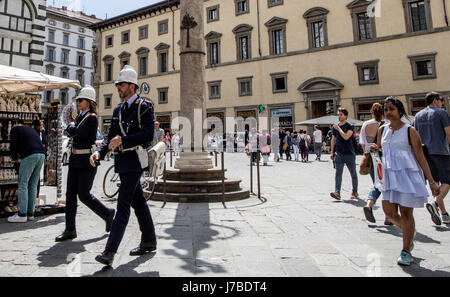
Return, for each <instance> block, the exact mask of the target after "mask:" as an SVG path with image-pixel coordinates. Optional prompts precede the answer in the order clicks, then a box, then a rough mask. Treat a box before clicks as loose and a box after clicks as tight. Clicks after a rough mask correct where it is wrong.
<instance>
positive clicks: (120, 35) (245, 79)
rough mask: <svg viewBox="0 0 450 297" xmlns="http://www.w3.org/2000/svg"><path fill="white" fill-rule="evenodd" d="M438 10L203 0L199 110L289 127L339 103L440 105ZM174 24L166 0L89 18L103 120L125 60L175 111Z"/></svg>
mask: <svg viewBox="0 0 450 297" xmlns="http://www.w3.org/2000/svg"><path fill="white" fill-rule="evenodd" d="M374 7H375V10H374V9H373V8H374ZM449 7H450V0H444V1H441V0H439V1H437V0H422V1H418V0H378V1H374V2H372V1H365V0H354V1H352V0H336V1H329V0H314V1H313V0H307V1H287V0H229V1H220V0H205V2H204V23H205V49H206V53H205V62H206V65H207V66H206V72H205V76H206V89H207V92H206V108H207V114H208V116H215V117H218V118H221V119H225V118H226V117H236V116H241V117H243V118H247V117H252V116H253V117H256V118H261V119H263V118H264V119H267V123H265V124H267V126H270V124H271V122H272V120H273V118H279V120H280V124H281V126H283V127H285V128H287V129H297V128H300V127H298V126H296V125H295V123H296V122H299V121H303V120H307V119H310V118H316V117H320V116H323V115H327V114H334V113H335V112H336V110H337V107H338V106H342V107H345V108H347V109H348V110H349V112H350V117H352V118H357V119H361V120H365V119H367V118H368V117H370V112H369V110H370V107H371V104H372V103H373V102H377V101H380V100H382V99H383V98H385V97H386V96H388V95H395V96H397V97H399V98H400V99H401V100H402V101H403V102H404V104H405V105H406V106H407V110H408V112H409V113H410V114H415V113H416V112H417V111H418V110H420V109H421V108H423V107H424V102H425V101H424V99H423V97H424V94H425V93H427V92H428V91H431V90H435V91H438V92H442V93H443V94H444V95H445V96H446V97H445V98H446V106H447V108H448V106H449V102H448V96H449V95H450V80H449V77H450V63H448V49H449V48H450V26H449V24H448V15H447V14H448V13H449V12H448V11H447V10H448V9H449ZM180 26H181V25H180V10H179V1H176V0H174V1H163V2H160V3H157V4H154V5H151V6H148V7H144V8H142V9H139V10H135V11H132V12H129V13H126V14H123V15H120V16H118V17H115V18H112V19H108V20H105V21H103V22H100V23H97V24H95V25H92V26H91V28H92V29H93V30H95V31H96V43H97V45H98V53H97V57H98V58H97V67H96V72H95V86H96V88H97V91H98V96H99V99H98V100H99V102H100V103H99V107H100V116H101V121H100V122H101V125H102V126H103V128H104V129H107V128H108V125H109V123H110V120H111V115H112V112H113V108H114V106H116V105H117V104H118V103H119V102H120V99H119V97H118V95H117V90H116V88H115V86H114V80H115V78H116V77H117V75H118V73H119V71H120V69H121V67H123V65H125V64H130V65H132V66H133V67H134V68H135V69H136V70H137V71H138V75H139V83H140V84H141V90H142V91H141V96H145V97H149V98H150V99H151V100H152V101H153V102H154V104H155V112H156V116H157V119H158V120H159V121H160V122H161V124H162V127H164V128H166V129H168V128H170V126H169V125H170V121H171V119H173V118H175V117H177V116H178V112H179V109H180V104H179V102H180V91H179V88H180V82H179V79H180V75H179V73H180V58H179V51H180V49H179V45H178V42H179V40H180ZM181 100H183V98H181ZM225 124H226V123H225Z"/></svg>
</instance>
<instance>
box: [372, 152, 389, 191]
mask: <svg viewBox="0 0 450 297" xmlns="http://www.w3.org/2000/svg"><path fill="white" fill-rule="evenodd" d="M370 154H371V156H372V161H373V169H374V171H375V188H377V189H378V190H380V191H385V183H386V177H385V175H384V165H383V161H382V160H381V157H380V155H379V154H378V153H370Z"/></svg>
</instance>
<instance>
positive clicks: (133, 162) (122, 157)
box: [97, 97, 155, 173]
mask: <svg viewBox="0 0 450 297" xmlns="http://www.w3.org/2000/svg"><path fill="white" fill-rule="evenodd" d="M141 101H143V102H142V104H141V125H140V126H139V122H138V116H137V112H138V105H139V102H141ZM122 105H123V103H121V104H119V105H117V106H116V108H115V109H114V112H113V117H112V120H111V127H110V129H109V133H108V136H106V137H105V139H104V140H103V143H102V144H101V145H100V147H99V148H98V149H97V151H98V152H99V153H100V160H103V159H104V158H105V155H106V154H107V153H108V151H109V148H108V145H109V142H110V140H111V139H113V138H114V137H116V136H117V135H119V136H121V137H122V148H123V149H128V148H132V147H135V146H137V145H142V146H144V147H148V146H149V144H150V142H151V141H152V139H153V134H154V130H155V115H154V112H153V105H152V103H151V102H149V101H146V100H143V99H142V98H140V97H138V98H137V99H136V100H135V101H134V103H133V105H132V106H130V107H128V109H127V111H126V112H122V127H123V130H124V132H125V134H126V136H125V135H123V133H122V131H121V129H120V127H119V113H120V112H121V111H122ZM116 152H118V154H116V155H115V156H114V167H115V171H116V172H117V173H127V172H142V168H141V164H140V163H139V158H138V156H137V153H136V152H135V151H128V152H121V151H120V150H119V149H116Z"/></svg>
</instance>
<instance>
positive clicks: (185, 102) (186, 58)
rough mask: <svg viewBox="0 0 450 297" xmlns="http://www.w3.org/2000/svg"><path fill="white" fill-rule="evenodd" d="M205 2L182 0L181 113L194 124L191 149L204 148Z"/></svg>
mask: <svg viewBox="0 0 450 297" xmlns="http://www.w3.org/2000/svg"><path fill="white" fill-rule="evenodd" d="M203 1H204V0H181V3H180V4H181V52H180V63H181V65H180V68H181V76H180V116H181V117H185V118H187V119H189V121H190V123H191V150H193V151H196V152H201V151H203V145H202V144H203V138H204V136H205V131H204V130H203V120H204V119H206V102H205V66H204V59H205V42H204V30H203V10H204V9H203Z"/></svg>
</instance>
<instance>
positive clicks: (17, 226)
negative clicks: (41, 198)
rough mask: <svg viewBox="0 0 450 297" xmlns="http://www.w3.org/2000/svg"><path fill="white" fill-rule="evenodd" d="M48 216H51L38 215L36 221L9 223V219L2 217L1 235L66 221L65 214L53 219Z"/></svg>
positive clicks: (0, 223) (0, 222)
mask: <svg viewBox="0 0 450 297" xmlns="http://www.w3.org/2000/svg"><path fill="white" fill-rule="evenodd" d="M48 217H49V216H42V217H36V218H35V220H34V221H29V222H26V223H9V222H8V221H7V219H2V220H1V221H0V225H1V228H0V235H1V234H6V233H11V232H18V231H24V230H33V229H39V228H45V227H48V226H54V225H58V224H60V223H63V222H65V217H64V215H59V216H56V217H54V218H51V219H48Z"/></svg>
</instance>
